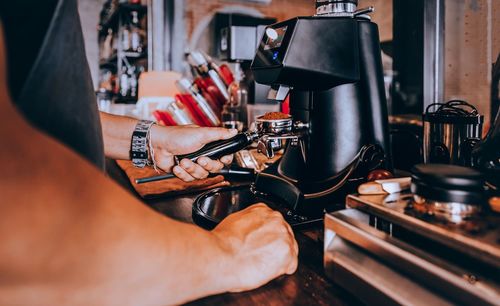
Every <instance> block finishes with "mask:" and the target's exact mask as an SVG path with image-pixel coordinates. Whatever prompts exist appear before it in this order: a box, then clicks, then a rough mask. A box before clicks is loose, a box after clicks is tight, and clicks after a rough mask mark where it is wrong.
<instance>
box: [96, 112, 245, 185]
mask: <svg viewBox="0 0 500 306" xmlns="http://www.w3.org/2000/svg"><path fill="white" fill-rule="evenodd" d="M101 123H102V130H103V138H104V151H105V153H106V156H108V157H111V158H114V159H129V150H130V140H131V138H132V132H133V131H134V128H135V125H136V124H137V120H135V119H132V118H128V117H123V116H115V115H110V114H107V113H103V112H102V113H101ZM236 132H237V131H236V130H228V129H223V128H200V127H194V126H187V127H180V126H172V127H165V126H158V125H153V127H152V128H151V143H152V145H153V148H154V151H155V156H154V157H155V161H156V163H157V165H158V167H160V168H161V169H163V170H165V171H166V172H173V173H174V174H175V175H176V176H178V177H179V178H181V179H183V180H184V181H187V182H189V181H193V180H195V179H203V178H206V177H207V176H208V174H209V172H217V171H219V170H220V169H222V167H224V164H230V163H231V161H232V156H224V157H222V158H221V159H220V160H212V159H210V158H208V157H201V158H199V159H198V160H197V162H196V163H193V162H192V161H190V160H188V159H185V160H183V161H181V163H180V165H179V166H174V159H173V156H174V155H179V154H187V153H191V152H194V151H196V150H198V149H201V147H203V146H204V145H205V144H207V143H209V142H212V141H216V140H222V139H228V138H231V137H233V136H235V135H236Z"/></svg>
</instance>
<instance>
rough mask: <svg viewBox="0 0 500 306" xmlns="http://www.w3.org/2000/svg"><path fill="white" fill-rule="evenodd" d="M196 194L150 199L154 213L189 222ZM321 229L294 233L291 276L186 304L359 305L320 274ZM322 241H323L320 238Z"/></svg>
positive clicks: (321, 268)
mask: <svg viewBox="0 0 500 306" xmlns="http://www.w3.org/2000/svg"><path fill="white" fill-rule="evenodd" d="M195 198H196V195H190V196H179V197H174V198H167V199H157V200H150V201H148V202H147V203H148V204H149V205H150V206H151V207H153V208H154V209H156V210H157V211H159V212H161V213H162V214H165V215H167V216H169V217H172V218H174V219H177V220H180V221H184V222H190V223H192V222H193V221H192V219H191V208H192V204H193V202H194V199H195ZM321 232H322V229H321V228H315V229H311V230H307V231H299V232H295V237H296V239H297V242H298V245H299V266H298V269H297V272H295V274H293V275H289V276H282V277H279V278H278V279H275V280H273V281H271V282H270V283H268V284H267V285H264V286H262V287H260V288H258V289H255V290H252V291H248V292H242V293H226V294H220V295H215V296H210V297H206V298H203V299H200V300H197V301H194V302H191V303H189V304H187V305H358V304H360V302H359V301H357V300H356V299H355V298H354V297H353V296H352V295H350V294H349V293H347V292H346V291H344V290H343V289H342V288H340V287H338V286H337V285H335V284H333V283H332V282H331V281H330V280H329V279H328V278H327V277H326V276H325V274H324V272H323V251H322V250H323V244H322V241H320V239H319V237H320V236H321ZM321 240H322V239H321ZM221 277H223V275H221Z"/></svg>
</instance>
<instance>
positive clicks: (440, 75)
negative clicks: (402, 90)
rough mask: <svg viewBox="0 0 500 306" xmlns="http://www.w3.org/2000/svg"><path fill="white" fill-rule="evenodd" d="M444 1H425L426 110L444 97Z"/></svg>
mask: <svg viewBox="0 0 500 306" xmlns="http://www.w3.org/2000/svg"><path fill="white" fill-rule="evenodd" d="M444 2H445V0H426V1H424V77H423V80H424V101H423V102H424V103H423V104H424V110H425V109H426V108H427V106H428V105H430V104H432V103H437V102H443V99H444V41H445V37H444V35H445V34H444V33H445V31H444V22H445V20H444Z"/></svg>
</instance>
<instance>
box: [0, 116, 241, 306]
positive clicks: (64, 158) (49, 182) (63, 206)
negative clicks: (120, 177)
mask: <svg viewBox="0 0 500 306" xmlns="http://www.w3.org/2000/svg"><path fill="white" fill-rule="evenodd" d="M7 115H8V116H9V118H10V119H9V120H11V119H12V118H13V117H16V116H15V114H14V113H10V114H7ZM15 121H16V122H10V123H11V124H14V125H15V126H16V127H17V134H16V137H13V136H12V135H11V134H9V133H7V132H0V134H1V136H2V137H5V138H4V139H6V140H8V141H9V143H10V146H9V148H5V149H2V150H1V151H0V157H2V158H7V157H8V159H9V160H10V162H9V163H7V165H5V167H4V169H3V174H4V175H3V176H2V177H3V179H2V178H0V194H1V196H2V201H1V203H0V209H1V211H2V218H1V221H0V240H1V241H2V244H0V275H1V276H2V277H1V278H0V304H2V305H5V304H19V305H21V304H44V305H60V304H71V305H76V304H86V305H90V304H98V305H104V304H109V305H113V304H114V305H127V304H129V305H138V304H148V305H155V304H157V305H162V304H165V303H168V304H174V303H181V302H184V301H187V300H191V299H194V298H197V297H201V296H204V295H208V294H213V293H218V292H224V291H226V290H228V289H230V288H229V286H228V284H230V283H232V280H231V274H230V273H229V271H230V270H233V271H234V270H235V269H234V267H231V262H232V260H230V259H229V258H227V255H226V254H227V252H224V251H223V248H222V246H221V245H220V244H219V240H218V239H217V238H215V235H213V234H212V233H209V232H206V231H203V230H201V229H199V228H197V227H195V226H192V225H187V224H182V223H179V222H176V221H173V220H170V219H168V218H166V217H163V216H161V215H159V214H158V213H156V212H154V211H153V210H151V209H149V208H148V207H146V206H145V205H143V204H142V203H140V202H139V201H137V200H136V199H135V198H133V197H132V196H130V195H129V193H127V192H126V191H124V190H122V189H121V188H120V187H119V186H117V185H116V184H114V183H113V182H112V181H110V180H109V179H107V178H106V177H104V175H102V174H101V173H100V172H99V171H98V170H97V169H95V168H94V167H92V166H91V165H90V164H88V163H87V162H85V161H84V160H82V159H81V158H79V157H78V156H77V155H76V154H74V153H73V152H72V151H70V150H69V149H67V148H65V147H63V146H62V145H60V144H59V143H57V142H56V141H54V140H52V139H50V138H48V137H47V136H44V135H41V134H40V133H39V132H37V131H35V130H33V129H32V128H30V127H28V126H27V124H26V123H25V122H24V121H22V119H20V118H18V119H17V120H15ZM6 123H7V124H8V123H9V121H6ZM1 130H3V131H5V129H1ZM33 147H36V148H38V149H37V150H36V152H35V151H34V150H33ZM14 153H15V154H14ZM40 156H43V163H42V160H41V159H40ZM68 165H71V166H68ZM23 169H29V171H28V170H26V171H23ZM6 178H8V179H6ZM26 186H30V192H26V190H25V189H24V188H26ZM19 207H23V209H19ZM181 237H182V238H181ZM33 254H36V256H33ZM188 271H189V272H190V273H187V272H188ZM193 271H197V272H196V273H193ZM226 271H228V272H227V273H225V272H226ZM223 274H226V276H225V277H224V278H220V277H219V276H220V275H223ZM222 281H224V282H222ZM233 283H234V282H233ZM16 284H19V286H17V285H16Z"/></svg>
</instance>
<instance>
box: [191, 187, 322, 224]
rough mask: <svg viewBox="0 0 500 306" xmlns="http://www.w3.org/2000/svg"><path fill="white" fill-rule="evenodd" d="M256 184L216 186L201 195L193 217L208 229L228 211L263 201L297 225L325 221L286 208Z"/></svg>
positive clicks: (194, 205) (289, 221)
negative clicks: (257, 190) (254, 189)
mask: <svg viewBox="0 0 500 306" xmlns="http://www.w3.org/2000/svg"><path fill="white" fill-rule="evenodd" d="M251 187H252V185H240V186H229V187H221V188H216V189H213V190H210V191H207V192H205V193H203V194H202V195H200V196H199V197H198V198H197V199H196V200H195V202H194V203H193V220H194V222H195V223H196V224H198V225H199V226H201V227H203V228H205V229H213V228H214V227H215V226H216V225H217V224H219V223H220V222H221V221H222V220H223V219H224V218H225V217H227V216H228V215H230V214H232V213H235V212H238V211H240V210H243V209H245V208H247V207H248V206H251V205H252V204H255V203H259V202H263V203H265V204H267V205H268V206H269V207H270V208H272V209H275V210H277V211H279V212H281V213H282V215H283V217H284V218H285V220H286V221H287V222H288V223H289V224H290V225H291V226H292V228H294V229H302V228H310V227H313V226H315V225H316V226H319V225H321V223H322V221H323V218H322V217H314V218H313V217H305V216H300V215H298V214H296V213H294V212H293V211H292V210H291V209H289V208H286V206H285V205H284V204H283V203H280V201H279V200H277V199H271V198H270V197H269V196H267V195H264V194H259V193H255V192H253V191H252V188H251Z"/></svg>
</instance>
